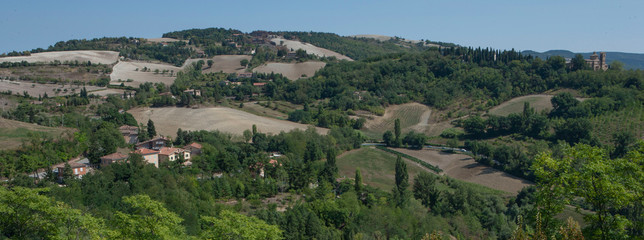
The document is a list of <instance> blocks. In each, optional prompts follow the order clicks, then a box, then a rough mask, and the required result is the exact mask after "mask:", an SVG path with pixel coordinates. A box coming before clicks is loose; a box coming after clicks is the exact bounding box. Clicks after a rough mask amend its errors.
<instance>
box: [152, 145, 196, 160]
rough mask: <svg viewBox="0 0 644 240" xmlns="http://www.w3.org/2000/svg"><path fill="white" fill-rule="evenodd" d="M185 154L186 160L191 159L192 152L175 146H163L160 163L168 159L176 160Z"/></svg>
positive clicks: (160, 151) (160, 152)
mask: <svg viewBox="0 0 644 240" xmlns="http://www.w3.org/2000/svg"><path fill="white" fill-rule="evenodd" d="M181 156H183V159H184V160H185V161H188V160H190V152H188V151H186V150H184V149H181V148H174V147H163V148H161V149H160V150H159V163H162V162H167V161H171V162H172V161H176V160H177V159H180V158H181Z"/></svg>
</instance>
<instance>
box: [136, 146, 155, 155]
mask: <svg viewBox="0 0 644 240" xmlns="http://www.w3.org/2000/svg"><path fill="white" fill-rule="evenodd" d="M134 153H136V154H141V155H150V154H158V153H159V151H154V150H151V149H147V148H141V149H137V150H135V151H134Z"/></svg>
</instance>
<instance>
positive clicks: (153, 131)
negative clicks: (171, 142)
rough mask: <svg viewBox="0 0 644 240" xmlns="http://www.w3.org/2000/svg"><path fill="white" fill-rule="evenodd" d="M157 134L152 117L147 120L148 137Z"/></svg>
mask: <svg viewBox="0 0 644 240" xmlns="http://www.w3.org/2000/svg"><path fill="white" fill-rule="evenodd" d="M156 135H157V130H156V128H154V122H153V121H152V119H149V120H148V137H150V138H154V137H155V136H156Z"/></svg>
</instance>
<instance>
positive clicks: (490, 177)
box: [396, 148, 533, 193]
mask: <svg viewBox="0 0 644 240" xmlns="http://www.w3.org/2000/svg"><path fill="white" fill-rule="evenodd" d="M396 151H399V152H402V153H405V154H408V155H410V156H413V157H416V158H418V159H420V160H423V161H425V162H427V163H430V164H432V165H435V166H438V167H439V168H440V169H443V173H442V174H445V175H447V176H450V177H453V178H456V179H459V180H463V181H466V182H471V183H476V184H480V185H483V186H486V187H489V188H493V189H497V190H501V191H505V192H509V193H518V192H519V191H521V189H522V188H523V187H526V186H530V185H533V183H532V182H530V181H527V180H524V179H521V178H518V177H515V176H512V175H510V174H507V173H505V172H502V171H499V170H496V169H494V168H492V167H488V166H485V165H482V164H479V163H477V162H476V161H474V159H473V158H471V157H470V156H467V155H463V154H452V153H445V152H439V151H435V150H426V149H424V150H409V149H403V148H396Z"/></svg>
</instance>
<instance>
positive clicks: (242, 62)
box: [239, 59, 248, 67]
mask: <svg viewBox="0 0 644 240" xmlns="http://www.w3.org/2000/svg"><path fill="white" fill-rule="evenodd" d="M239 64H240V65H241V66H242V67H246V66H248V59H242V60H241V61H239Z"/></svg>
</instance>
